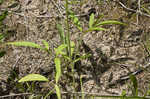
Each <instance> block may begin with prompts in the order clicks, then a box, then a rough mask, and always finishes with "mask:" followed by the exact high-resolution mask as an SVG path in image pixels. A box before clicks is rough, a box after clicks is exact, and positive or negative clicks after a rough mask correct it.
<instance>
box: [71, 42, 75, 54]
mask: <svg viewBox="0 0 150 99" xmlns="http://www.w3.org/2000/svg"><path fill="white" fill-rule="evenodd" d="M74 48H75V43H74V42H73V41H71V56H72V55H73V53H74Z"/></svg>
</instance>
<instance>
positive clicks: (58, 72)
mask: <svg viewBox="0 0 150 99" xmlns="http://www.w3.org/2000/svg"><path fill="white" fill-rule="evenodd" d="M54 61H55V66H56V78H55V80H56V83H58V80H59V78H60V76H61V65H60V64H61V62H60V59H59V58H55V60H54Z"/></svg>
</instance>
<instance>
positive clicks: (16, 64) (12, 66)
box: [12, 54, 22, 68]
mask: <svg viewBox="0 0 150 99" xmlns="http://www.w3.org/2000/svg"><path fill="white" fill-rule="evenodd" d="M21 57H22V54H21V55H20V56H19V58H18V59H17V60H16V62H15V64H14V65H13V66H12V67H13V68H15V67H16V65H17V64H18V62H19V60H20V59H21Z"/></svg>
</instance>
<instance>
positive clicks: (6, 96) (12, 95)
mask: <svg viewBox="0 0 150 99" xmlns="http://www.w3.org/2000/svg"><path fill="white" fill-rule="evenodd" d="M22 95H32V94H31V93H20V94H11V95H5V96H0V98H1V99H2V98H8V97H15V96H22Z"/></svg>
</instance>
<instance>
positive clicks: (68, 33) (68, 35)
mask: <svg viewBox="0 0 150 99" xmlns="http://www.w3.org/2000/svg"><path fill="white" fill-rule="evenodd" d="M65 1H66V17H67V19H66V26H67V34H66V37H67V38H66V39H67V45H68V49H67V52H68V54H69V57H70V59H71V45H70V26H69V9H68V0H65Z"/></svg>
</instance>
